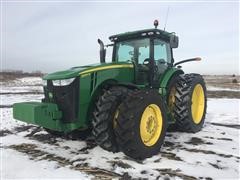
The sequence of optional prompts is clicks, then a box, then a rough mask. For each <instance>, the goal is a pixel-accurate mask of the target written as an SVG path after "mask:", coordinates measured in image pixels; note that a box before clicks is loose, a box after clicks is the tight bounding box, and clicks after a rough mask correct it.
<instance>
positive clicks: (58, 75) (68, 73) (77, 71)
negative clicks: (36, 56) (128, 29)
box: [43, 63, 133, 80]
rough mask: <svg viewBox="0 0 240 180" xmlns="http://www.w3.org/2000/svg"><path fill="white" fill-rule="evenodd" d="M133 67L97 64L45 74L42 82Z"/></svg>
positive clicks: (122, 64)
mask: <svg viewBox="0 0 240 180" xmlns="http://www.w3.org/2000/svg"><path fill="white" fill-rule="evenodd" d="M124 67H133V64H132V63H98V64H90V65H86V66H78V67H72V68H70V69H68V70H65V71H57V72H55V73H50V74H47V75H45V76H44V77H43V79H44V80H60V79H69V78H74V77H77V76H79V75H81V74H86V73H91V72H95V71H100V70H106V69H112V68H124Z"/></svg>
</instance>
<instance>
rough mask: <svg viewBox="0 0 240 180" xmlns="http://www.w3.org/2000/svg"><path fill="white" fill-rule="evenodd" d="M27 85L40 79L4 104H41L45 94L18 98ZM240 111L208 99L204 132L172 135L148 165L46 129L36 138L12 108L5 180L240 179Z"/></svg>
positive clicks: (4, 112) (230, 102)
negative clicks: (52, 133) (127, 177)
mask: <svg viewBox="0 0 240 180" xmlns="http://www.w3.org/2000/svg"><path fill="white" fill-rule="evenodd" d="M25 83H26V84H28V85H31V86H29V87H33V89H34V88H38V87H37V86H36V87H35V86H34V84H35V83H37V84H38V83H40V80H39V79H36V78H33V79H31V78H25V79H24V80H18V81H17V84H16V85H15V86H14V85H13V84H11V85H9V87H11V88H9V89H8V86H7V85H6V86H5V87H4V88H5V89H4V92H7V93H8V92H9V94H4V95H1V105H12V104H13V103H15V102H20V101H31V100H32V101H35V100H38V101H40V99H41V98H42V97H43V95H42V94H24V95H21V94H15V93H16V92H21V90H22V89H21V86H24V87H28V86H26V85H25ZM18 90H19V91H18ZM24 92H25V90H24ZM28 92H31V88H29V91H28ZM239 106H240V99H227V98H225V99H215V98H211V99H208V110H207V115H206V120H205V125H204V127H203V129H202V131H200V132H198V133H196V134H190V133H182V132H181V133H180V132H168V133H167V135H166V138H165V144H164V145H163V147H162V148H161V150H160V152H159V154H157V155H155V156H153V157H151V158H148V159H146V160H144V161H134V160H132V159H131V158H128V157H127V156H126V155H124V154H123V153H122V152H118V153H112V152H108V151H105V150H103V149H102V148H100V147H99V146H96V145H95V144H94V143H93V142H92V141H91V139H90V140H81V139H78V140H69V139H64V138H60V137H54V136H51V135H49V134H48V133H47V132H46V131H44V130H43V129H39V130H38V131H36V133H35V134H34V133H33V134H32V135H30V134H31V133H32V132H33V131H34V130H36V128H37V127H36V126H29V125H28V124H26V123H23V122H20V121H16V120H14V119H13V117H12V108H0V111H1V114H0V119H1V121H0V127H1V131H0V132H1V133H2V134H3V135H1V134H0V150H1V155H0V156H1V157H0V159H1V164H2V166H1V169H0V174H1V177H2V178H1V179H21V178H22V179H33V178H36V179H53V178H55V179H94V178H95V179H97V178H98V177H100V175H101V176H102V175H103V174H104V173H106V172H107V173H108V176H110V179H111V178H114V177H115V178H119V177H121V176H123V174H124V173H125V174H126V173H127V174H128V175H129V176H131V177H132V178H147V179H156V178H158V177H160V178H162V179H164V178H170V179H172V178H173V179H187V178H189V177H195V178H197V179H200V178H201V177H202V178H203V179H204V178H205V179H206V178H213V179H239V178H240V177H239V161H240V154H239V137H240V130H239V127H240V119H239V109H240V108H239ZM3 132H4V133H5V134H4V133H3ZM26 146H27V147H28V146H29V147H30V148H26ZM99 169H100V170H99ZM111 173H113V174H111ZM108 178H109V177H108Z"/></svg>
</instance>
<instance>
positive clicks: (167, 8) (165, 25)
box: [163, 6, 169, 31]
mask: <svg viewBox="0 0 240 180" xmlns="http://www.w3.org/2000/svg"><path fill="white" fill-rule="evenodd" d="M168 13H169V6H168V8H167V15H166V19H165V25H164V29H163V30H164V31H165V29H166V26H167V20H168Z"/></svg>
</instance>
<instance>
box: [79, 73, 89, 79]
mask: <svg viewBox="0 0 240 180" xmlns="http://www.w3.org/2000/svg"><path fill="white" fill-rule="evenodd" d="M86 76H90V73H87V74H82V75H81V77H82V78H83V77H86Z"/></svg>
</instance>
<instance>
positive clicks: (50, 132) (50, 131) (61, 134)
mask: <svg viewBox="0 0 240 180" xmlns="http://www.w3.org/2000/svg"><path fill="white" fill-rule="evenodd" d="M44 129H45V131H47V133H48V134H51V135H53V136H56V137H63V136H64V133H63V132H59V131H54V130H51V129H47V128H44Z"/></svg>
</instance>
